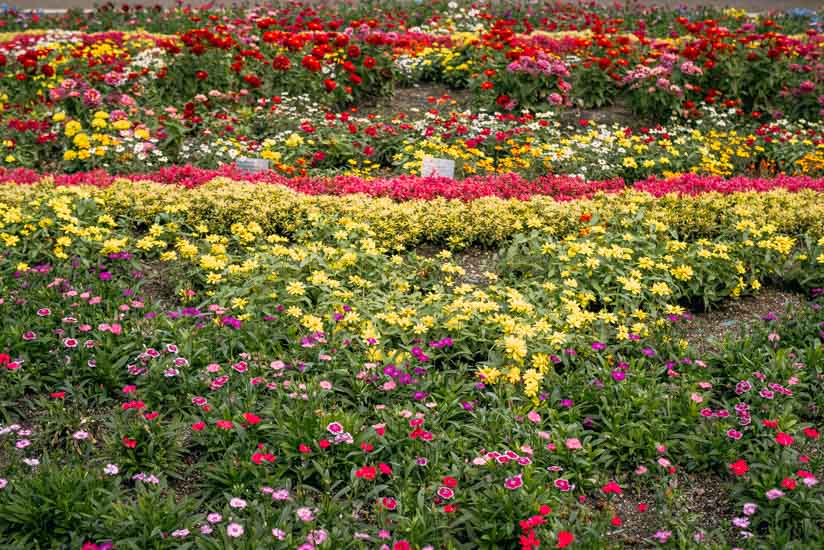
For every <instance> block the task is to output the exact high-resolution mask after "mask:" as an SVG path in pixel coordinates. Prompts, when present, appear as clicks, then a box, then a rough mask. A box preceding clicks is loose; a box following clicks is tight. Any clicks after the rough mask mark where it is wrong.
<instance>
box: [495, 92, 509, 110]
mask: <svg viewBox="0 0 824 550" xmlns="http://www.w3.org/2000/svg"><path fill="white" fill-rule="evenodd" d="M509 102H510V99H509V96H508V95H506V94H501V95H499V96H498V99H496V100H495V103H497V104H498V106H499V107H505V106H506V105H509Z"/></svg>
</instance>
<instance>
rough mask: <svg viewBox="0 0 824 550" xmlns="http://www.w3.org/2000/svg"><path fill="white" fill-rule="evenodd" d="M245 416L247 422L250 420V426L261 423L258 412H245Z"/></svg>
mask: <svg viewBox="0 0 824 550" xmlns="http://www.w3.org/2000/svg"><path fill="white" fill-rule="evenodd" d="M243 418H244V419H246V422H248V423H249V425H250V426H254V425H255V424H260V417H259V416H258V415H256V414H252V413H243Z"/></svg>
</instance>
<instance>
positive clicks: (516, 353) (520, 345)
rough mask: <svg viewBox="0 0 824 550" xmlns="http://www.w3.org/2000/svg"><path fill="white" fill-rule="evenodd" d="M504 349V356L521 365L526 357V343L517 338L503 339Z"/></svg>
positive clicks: (507, 337)
mask: <svg viewBox="0 0 824 550" xmlns="http://www.w3.org/2000/svg"><path fill="white" fill-rule="evenodd" d="M504 347H505V348H506V354H507V355H508V356H509V357H511V358H512V359H514V360H515V361H518V362H519V363H522V362H523V361H524V358H525V357H526V353H527V347H526V342H525V341H524V340H523V339H522V338H518V337H517V336H506V337H505V338H504Z"/></svg>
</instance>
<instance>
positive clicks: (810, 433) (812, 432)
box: [804, 428, 821, 439]
mask: <svg viewBox="0 0 824 550" xmlns="http://www.w3.org/2000/svg"><path fill="white" fill-rule="evenodd" d="M804 435H806V436H807V437H808V438H810V439H818V438H819V437H820V436H821V434H819V433H818V430H816V429H815V428H804Z"/></svg>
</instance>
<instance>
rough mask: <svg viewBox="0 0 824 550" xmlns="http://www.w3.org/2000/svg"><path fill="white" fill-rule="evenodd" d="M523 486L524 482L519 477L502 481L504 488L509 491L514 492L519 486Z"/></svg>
mask: <svg viewBox="0 0 824 550" xmlns="http://www.w3.org/2000/svg"><path fill="white" fill-rule="evenodd" d="M523 484H524V480H523V479H522V478H521V476H520V475H517V476H515V477H508V478H506V480H505V481H504V487H506V488H507V489H509V490H510V491H514V490H515V489H518V488H520V487H521V486H523Z"/></svg>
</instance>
